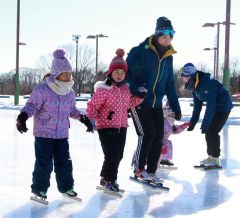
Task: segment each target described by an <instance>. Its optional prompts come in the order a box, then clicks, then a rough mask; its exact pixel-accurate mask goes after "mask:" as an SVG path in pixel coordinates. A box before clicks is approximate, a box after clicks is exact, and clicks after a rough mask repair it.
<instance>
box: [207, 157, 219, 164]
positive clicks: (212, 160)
mask: <svg viewBox="0 0 240 218" xmlns="http://www.w3.org/2000/svg"><path fill="white" fill-rule="evenodd" d="M205 165H206V166H214V165H219V159H218V158H214V157H211V158H209V159H208V161H207V162H206V163H205Z"/></svg>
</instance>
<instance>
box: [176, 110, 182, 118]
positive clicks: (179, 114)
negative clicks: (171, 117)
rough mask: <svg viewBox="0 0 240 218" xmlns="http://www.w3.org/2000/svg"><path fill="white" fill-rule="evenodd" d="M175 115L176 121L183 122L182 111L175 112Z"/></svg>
mask: <svg viewBox="0 0 240 218" xmlns="http://www.w3.org/2000/svg"><path fill="white" fill-rule="evenodd" d="M174 114H175V120H181V118H182V113H181V111H178V112H174Z"/></svg>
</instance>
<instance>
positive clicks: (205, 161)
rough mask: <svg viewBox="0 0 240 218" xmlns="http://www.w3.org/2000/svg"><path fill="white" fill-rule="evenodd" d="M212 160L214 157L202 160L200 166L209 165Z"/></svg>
mask: <svg viewBox="0 0 240 218" xmlns="http://www.w3.org/2000/svg"><path fill="white" fill-rule="evenodd" d="M211 159H212V157H211V156H209V157H208V158H206V159H204V160H201V161H200V164H207V163H209V162H210V161H211Z"/></svg>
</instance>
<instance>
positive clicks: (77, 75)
mask: <svg viewBox="0 0 240 218" xmlns="http://www.w3.org/2000/svg"><path fill="white" fill-rule="evenodd" d="M80 37H81V35H72V40H73V41H75V43H76V68H75V72H76V86H75V87H76V92H77V93H78V94H80V75H79V74H78V41H79V38H80Z"/></svg>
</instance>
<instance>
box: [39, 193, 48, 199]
mask: <svg viewBox="0 0 240 218" xmlns="http://www.w3.org/2000/svg"><path fill="white" fill-rule="evenodd" d="M36 195H37V196H38V197H41V198H47V192H38V193H36Z"/></svg>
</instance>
